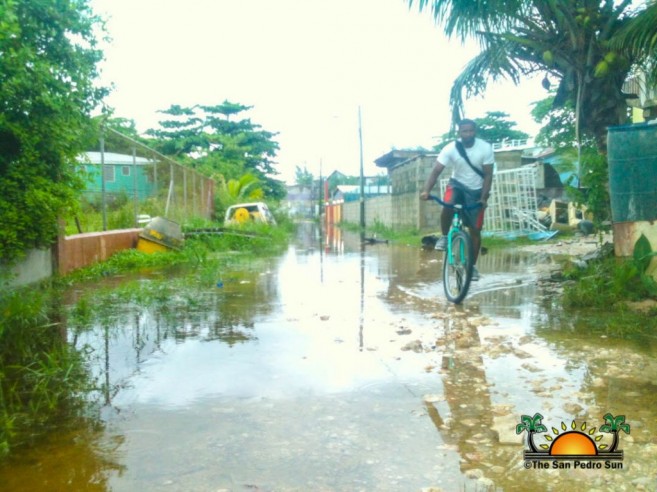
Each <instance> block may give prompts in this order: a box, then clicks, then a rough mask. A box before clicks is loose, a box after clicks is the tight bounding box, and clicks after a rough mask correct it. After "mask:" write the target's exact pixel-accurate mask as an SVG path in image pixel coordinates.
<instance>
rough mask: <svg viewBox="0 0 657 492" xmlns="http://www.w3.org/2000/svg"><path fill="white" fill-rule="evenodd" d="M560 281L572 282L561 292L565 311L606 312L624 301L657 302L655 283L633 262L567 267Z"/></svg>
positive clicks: (612, 260) (610, 261)
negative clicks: (593, 310)
mask: <svg viewBox="0 0 657 492" xmlns="http://www.w3.org/2000/svg"><path fill="white" fill-rule="evenodd" d="M564 277H565V278H566V279H568V280H571V281H572V282H571V283H569V284H568V285H566V286H565V288H564V297H563V306H564V307H566V308H582V307H583V308H587V307H594V308H605V309H609V308H611V307H612V306H616V305H618V304H619V303H624V302H627V301H640V300H644V299H657V282H655V279H654V278H652V276H650V275H646V274H645V273H644V272H643V271H642V269H641V268H640V267H639V265H637V263H636V261H634V259H633V258H616V257H608V258H604V259H603V260H600V261H596V262H592V263H590V264H588V265H587V266H586V268H583V269H581V268H577V267H570V268H567V269H566V270H565V271H564Z"/></svg>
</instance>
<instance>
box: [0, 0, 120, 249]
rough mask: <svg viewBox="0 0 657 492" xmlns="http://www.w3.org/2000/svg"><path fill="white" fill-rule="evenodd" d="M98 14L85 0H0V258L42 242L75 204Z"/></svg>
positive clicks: (92, 99)
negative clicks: (76, 164)
mask: <svg viewBox="0 0 657 492" xmlns="http://www.w3.org/2000/svg"><path fill="white" fill-rule="evenodd" d="M97 29H101V32H102V24H101V22H100V19H99V18H97V17H96V16H95V15H93V13H92V11H91V9H90V8H89V5H88V1H87V0H76V1H72V2H61V1H58V0H40V1H38V2H36V1H34V0H0V189H1V190H2V194H1V195H0V260H2V261H4V262H10V261H13V260H15V259H16V258H18V257H20V256H21V255H22V254H24V252H25V251H26V250H28V249H30V248H32V247H47V246H49V245H50V244H52V242H53V240H54V239H55V237H56V235H57V219H58V218H59V217H61V216H63V215H65V213H66V211H67V210H68V209H70V208H72V207H74V206H75V203H76V196H75V191H76V190H77V189H80V188H81V186H82V181H81V180H80V179H79V178H78V177H77V174H76V170H75V161H76V156H77V155H78V154H79V152H80V151H82V150H84V143H83V141H84V138H85V137H84V135H85V129H86V128H88V127H89V125H90V113H91V111H92V110H93V109H94V108H96V107H97V106H98V105H99V103H100V102H101V100H102V98H103V97H104V95H105V94H106V93H107V90H106V89H104V88H99V87H97V86H96V85H95V83H94V82H95V79H96V78H97V75H98V72H97V67H96V65H97V63H98V62H99V61H100V60H101V59H102V53H101V51H99V50H98V49H97V47H96V44H97V41H96V37H95V36H96V33H97V32H98V31H97Z"/></svg>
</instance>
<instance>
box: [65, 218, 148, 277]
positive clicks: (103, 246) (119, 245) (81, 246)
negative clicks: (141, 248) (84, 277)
mask: <svg viewBox="0 0 657 492" xmlns="http://www.w3.org/2000/svg"><path fill="white" fill-rule="evenodd" d="M141 231H142V229H120V230H116V231H106V232H88V233H85V234H76V235H74V236H61V237H60V238H59V240H58V242H57V262H58V266H57V272H58V273H59V274H60V275H66V274H67V273H69V272H71V271H73V270H76V269H78V268H82V267H85V266H89V265H92V264H93V263H96V262H99V261H103V260H106V259H107V258H109V257H110V256H112V255H113V254H114V253H116V252H118V251H122V250H124V249H131V248H135V247H136V246H137V241H138V239H139V233H140V232H141Z"/></svg>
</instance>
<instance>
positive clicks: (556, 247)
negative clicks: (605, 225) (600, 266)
mask: <svg viewBox="0 0 657 492" xmlns="http://www.w3.org/2000/svg"><path fill="white" fill-rule="evenodd" d="M605 243H610V244H613V236H612V235H611V233H606V234H603V235H602V237H601V236H599V235H597V234H596V235H590V236H570V237H568V238H559V236H555V237H554V238H552V239H550V240H548V241H537V242H536V243H535V244H528V245H525V246H520V247H519V248H518V249H520V250H521V251H532V252H535V253H545V254H552V255H563V256H574V257H577V256H584V255H587V254H589V253H593V252H594V251H596V250H597V249H599V248H600V247H601V246H602V245H603V244H605Z"/></svg>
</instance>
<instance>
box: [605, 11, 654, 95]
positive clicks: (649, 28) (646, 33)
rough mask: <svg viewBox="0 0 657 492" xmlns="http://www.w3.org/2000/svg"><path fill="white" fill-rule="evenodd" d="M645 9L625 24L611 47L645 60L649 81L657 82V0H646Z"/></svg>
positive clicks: (645, 69) (644, 66)
mask: <svg viewBox="0 0 657 492" xmlns="http://www.w3.org/2000/svg"><path fill="white" fill-rule="evenodd" d="M643 8H644V10H643V11H642V12H641V13H640V15H637V16H636V17H634V18H633V19H632V20H630V21H629V22H627V23H626V25H625V26H623V28H622V29H621V30H620V31H619V33H618V34H617V35H616V36H615V37H614V39H613V40H612V42H611V43H610V44H611V47H612V48H614V49H618V50H620V51H621V52H624V53H628V54H629V56H630V57H636V58H638V59H641V60H645V63H644V64H643V66H642V67H641V68H642V69H644V71H645V72H646V74H647V75H648V81H649V83H652V84H657V55H656V53H657V2H656V1H655V0H651V1H648V2H646V4H645V6H644V7H643Z"/></svg>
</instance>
